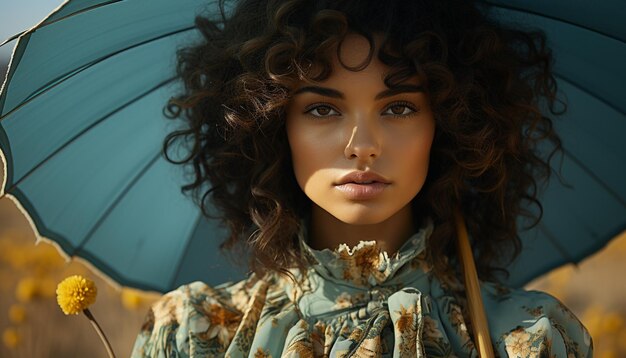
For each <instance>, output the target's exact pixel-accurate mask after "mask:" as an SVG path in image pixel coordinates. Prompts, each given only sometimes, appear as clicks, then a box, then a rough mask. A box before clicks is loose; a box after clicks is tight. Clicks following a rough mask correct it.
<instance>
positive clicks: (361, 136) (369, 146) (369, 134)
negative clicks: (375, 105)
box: [344, 121, 381, 161]
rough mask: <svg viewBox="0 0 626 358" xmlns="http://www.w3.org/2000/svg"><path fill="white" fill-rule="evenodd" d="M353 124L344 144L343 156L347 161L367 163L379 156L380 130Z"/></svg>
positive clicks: (366, 125) (369, 125)
mask: <svg viewBox="0 0 626 358" xmlns="http://www.w3.org/2000/svg"><path fill="white" fill-rule="evenodd" d="M363 122H364V121H360V123H355V124H354V126H353V127H352V132H351V134H350V137H349V139H348V143H347V144H346V147H345V150H344V154H345V156H346V158H347V159H359V160H363V161H368V160H372V159H375V158H377V157H379V156H380V151H381V145H380V133H378V132H379V131H380V128H376V127H375V125H373V124H371V123H370V124H368V123H363Z"/></svg>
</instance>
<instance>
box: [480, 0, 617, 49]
mask: <svg viewBox="0 0 626 358" xmlns="http://www.w3.org/2000/svg"><path fill="white" fill-rule="evenodd" d="M479 1H480V2H483V3H485V4H489V5H490V6H493V7H499V8H501V9H507V10H512V11H517V12H522V13H527V14H533V15H536V16H539V17H544V18H546V19H550V20H554V21H558V22H562V23H565V24H568V25H571V26H575V27H578V28H581V29H585V30H588V31H591V32H595V33H597V34H599V35H603V36H606V37H608V38H610V39H613V40H615V41H619V42H621V43H626V41H625V40H624V39H621V38H619V37H616V36H615V35H611V34H610V33H608V32H604V31H601V30H597V29H594V28H592V27H589V26H586V25H581V24H577V23H575V22H572V21H570V20H567V19H562V18H559V17H556V16H553V15H548V14H543V13H540V12H538V11H534V10H529V9H523V8H520V7H516V6H511V5H503V4H497V3H494V2H491V1H489V0H479Z"/></svg>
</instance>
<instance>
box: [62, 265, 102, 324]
mask: <svg viewBox="0 0 626 358" xmlns="http://www.w3.org/2000/svg"><path fill="white" fill-rule="evenodd" d="M56 293H57V302H58V303H59V306H60V307H61V309H62V310H63V313H65V314H66V315H69V314H79V313H80V312H82V311H83V310H85V309H86V308H87V307H89V306H90V305H91V304H92V303H94V302H95V301H96V294H97V293H98V290H97V288H96V284H95V283H94V282H93V281H91V280H89V279H87V278H84V277H82V276H80V275H74V276H70V277H68V278H66V279H65V280H63V281H61V283H59V285H58V286H57V291H56Z"/></svg>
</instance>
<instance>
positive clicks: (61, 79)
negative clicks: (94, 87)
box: [0, 26, 195, 122]
mask: <svg viewBox="0 0 626 358" xmlns="http://www.w3.org/2000/svg"><path fill="white" fill-rule="evenodd" d="M194 28H195V26H191V27H186V28H183V29H178V30H176V31H172V32H169V33H166V34H162V35H159V36H157V37H154V38H151V39H148V40H145V41H142V42H139V43H136V44H134V45H131V46H128V47H125V48H123V49H120V50H117V51H115V52H112V53H110V54H107V55H106V56H103V57H100V58H98V59H95V60H93V61H91V62H89V63H87V64H85V65H83V66H81V67H79V68H78V69H74V70H72V71H70V72H67V73H64V74H63V75H61V76H58V77H56V78H55V79H53V80H51V81H49V82H48V83H46V84H45V85H43V86H42V87H39V88H38V89H37V90H35V91H34V92H32V93H31V94H30V95H28V97H26V99H25V100H24V101H22V103H20V104H19V105H17V106H16V107H15V108H13V109H12V110H11V111H9V112H8V113H6V114H4V115H2V116H0V122H2V121H3V120H4V119H5V118H6V117H8V116H10V115H11V114H12V113H13V112H15V111H17V110H19V109H20V108H22V107H23V106H25V105H27V104H28V103H30V102H31V101H32V100H34V99H35V98H37V97H39V96H40V95H42V94H44V93H46V92H47V91H49V90H51V89H52V88H54V87H56V86H58V85H59V84H61V83H63V82H64V81H66V80H68V79H70V78H72V77H74V76H75V75H77V74H79V73H80V72H82V71H84V70H86V69H87V68H89V67H91V66H94V65H96V64H98V63H100V62H102V61H104V60H106V59H108V58H110V57H113V56H115V55H118V54H120V53H122V52H124V51H127V50H130V49H133V48H135V47H139V46H143V45H145V44H148V43H151V42H153V41H157V40H160V39H162V38H164V37H168V36H171V35H175V34H178V33H181V32H185V31H189V30H192V29H194ZM55 82H56V83H55ZM7 83H8V80H7ZM48 86H49V87H48ZM46 87H47V88H46ZM42 88H45V89H44V90H42Z"/></svg>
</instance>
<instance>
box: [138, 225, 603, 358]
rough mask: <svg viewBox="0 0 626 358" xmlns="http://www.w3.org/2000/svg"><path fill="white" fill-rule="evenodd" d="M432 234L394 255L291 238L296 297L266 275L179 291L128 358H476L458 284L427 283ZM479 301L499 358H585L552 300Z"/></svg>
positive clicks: (585, 349) (587, 346) (577, 332)
mask: <svg viewBox="0 0 626 358" xmlns="http://www.w3.org/2000/svg"><path fill="white" fill-rule="evenodd" d="M432 230H433V225H432V221H430V222H428V224H427V225H426V226H424V227H423V228H422V229H421V230H420V231H418V232H417V233H415V235H413V236H412V237H411V238H409V239H408V240H407V241H406V242H405V244H404V245H403V246H402V248H401V249H400V250H399V251H398V253H396V254H395V255H392V256H390V255H388V254H387V252H385V251H381V250H380V248H379V247H378V246H377V244H376V242H375V241H361V242H360V243H359V245H357V246H356V247H353V248H350V247H348V246H347V245H345V244H343V245H340V246H339V247H337V248H336V249H335V250H329V249H325V250H314V249H312V248H311V247H310V246H309V245H308V244H307V240H306V236H305V235H301V236H300V247H301V253H302V254H303V255H304V256H305V257H306V259H307V262H308V263H309V264H310V266H309V270H308V271H307V272H306V275H305V280H304V283H303V285H302V286H298V285H294V284H293V283H292V282H291V281H288V280H286V279H285V278H283V277H279V276H278V275H275V274H271V275H268V276H266V277H264V278H260V277H257V276H256V275H254V274H253V275H251V276H250V277H248V278H247V279H245V280H242V281H240V282H236V283H233V282H229V283H225V284H223V285H219V286H216V287H211V286H209V285H206V284H205V283H203V282H200V281H196V282H193V283H191V284H188V285H183V286H181V287H179V288H177V289H176V290H174V291H171V292H169V293H167V294H166V295H164V296H163V297H162V298H161V299H160V300H159V301H158V302H156V303H155V304H154V305H153V306H152V307H151V309H150V310H149V313H148V315H147V317H146V320H145V323H144V325H143V327H142V328H141V331H140V333H139V335H138V336H137V340H136V342H135V345H134V348H133V352H132V357H134V358H138V357H166V356H168V357H171V356H175V357H209V356H210V357H313V356H328V357H347V356H358V357H364V356H382V357H450V356H457V357H477V352H476V349H475V347H474V344H473V342H472V339H471V325H470V323H469V320H468V317H467V316H466V313H467V309H466V308H465V307H466V301H465V298H464V292H463V285H462V284H461V283H460V282H459V281H458V280H457V279H456V278H455V277H444V278H436V277H435V276H434V275H433V274H432V271H431V265H430V264H429V263H428V262H427V261H426V259H425V256H424V250H423V249H424V244H425V240H426V238H427V237H428V236H429V235H430V234H431V232H432ZM292 273H294V274H295V275H296V276H297V277H298V278H300V277H302V276H301V275H300V274H299V273H298V271H297V270H295V269H293V270H292ZM481 290H482V297H483V300H484V305H485V310H486V314H487V318H488V321H489V327H490V334H491V338H492V341H493V345H494V348H495V351H496V352H497V353H498V354H499V356H500V357H539V356H541V357H544V356H545V357H591V356H592V341H591V337H590V336H589V333H588V332H587V330H586V329H585V327H584V326H583V325H582V324H581V323H580V322H579V320H578V319H577V318H576V317H575V316H574V315H573V314H572V313H571V312H570V311H569V310H568V309H567V308H566V307H565V306H564V305H563V304H562V303H561V302H559V301H558V300H557V299H556V298H554V297H552V296H550V295H548V294H546V293H542V292H538V291H524V290H522V289H511V288H507V287H504V286H500V285H497V284H494V283H487V282H482V283H481Z"/></svg>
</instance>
